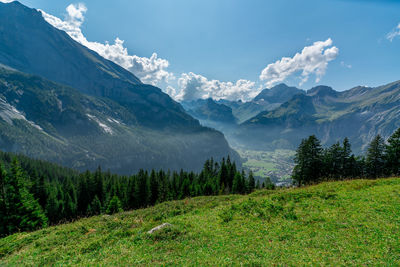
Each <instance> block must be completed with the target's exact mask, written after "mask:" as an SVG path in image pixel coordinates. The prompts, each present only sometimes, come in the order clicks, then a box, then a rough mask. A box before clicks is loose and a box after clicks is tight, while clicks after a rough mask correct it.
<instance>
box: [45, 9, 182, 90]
mask: <svg viewBox="0 0 400 267" xmlns="http://www.w3.org/2000/svg"><path fill="white" fill-rule="evenodd" d="M66 10H67V14H66V15H65V18H64V20H62V19H60V18H58V17H55V16H53V15H50V14H47V13H46V12H44V11H43V10H40V11H41V12H42V15H43V17H44V19H45V20H46V21H47V22H48V23H50V24H51V25H53V26H54V27H56V28H58V29H60V30H63V31H65V32H66V33H68V35H69V36H71V38H73V39H74V40H75V41H77V42H79V43H81V44H82V45H84V46H86V47H88V48H89V49H91V50H93V51H96V52H97V53H98V54H99V55H101V56H102V57H104V58H106V59H109V60H111V61H113V62H114V63H116V64H118V65H120V66H122V67H123V68H125V69H127V70H129V71H131V72H132V73H134V74H135V75H136V76H138V77H139V78H140V79H141V80H142V81H143V82H144V83H149V84H152V85H157V84H158V83H160V82H162V81H166V82H168V81H169V80H172V79H174V76H173V74H172V73H170V72H168V71H167V70H166V69H167V68H168V66H169V62H168V60H166V59H162V58H159V57H158V55H157V54H156V53H153V54H152V56H151V57H150V58H147V57H139V56H136V55H130V54H129V53H128V49H127V48H126V47H124V41H123V40H121V39H119V38H116V39H115V41H114V44H109V43H108V42H105V43H99V42H91V41H88V40H87V39H86V37H85V36H84V35H83V33H82V30H81V28H80V27H81V26H82V24H83V22H84V20H85V16H84V15H85V13H86V12H87V8H86V6H85V5H84V4H82V3H79V4H71V5H69V6H68V7H67V9H66Z"/></svg>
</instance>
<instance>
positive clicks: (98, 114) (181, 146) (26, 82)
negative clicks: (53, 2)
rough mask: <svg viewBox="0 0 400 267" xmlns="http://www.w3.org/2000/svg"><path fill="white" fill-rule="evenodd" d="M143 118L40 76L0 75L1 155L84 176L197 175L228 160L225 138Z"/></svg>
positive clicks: (206, 130)
mask: <svg viewBox="0 0 400 267" xmlns="http://www.w3.org/2000/svg"><path fill="white" fill-rule="evenodd" d="M136 116H137V114H135V113H132V112H131V111H130V110H129V109H127V108H126V107H125V106H123V105H120V104H118V103H117V102H114V101H112V100H110V99H107V98H98V97H93V96H87V95H84V94H82V93H80V92H79V91H77V90H75V89H73V88H71V87H67V86H62V85H59V84H56V83H54V82H50V81H48V80H45V79H42V78H40V77H37V76H32V75H26V74H22V73H20V72H15V71H10V70H6V69H3V68H0V129H1V130H0V149H3V150H6V151H13V152H21V153H24V154H27V155H28V156H33V157H36V158H41V159H46V160H50V161H54V162H58V163H61V164H64V165H66V166H70V167H74V168H76V169H80V170H85V169H87V168H89V169H95V168H96V167H97V166H98V165H101V166H102V167H103V168H104V169H110V170H112V171H114V172H118V173H132V172H133V171H136V170H138V169H139V168H145V169H150V168H156V169H158V168H164V169H175V170H178V169H181V168H183V169H188V170H198V169H200V168H201V167H202V165H203V163H204V161H205V160H206V159H207V158H209V157H212V156H213V157H215V158H221V157H226V156H227V155H228V154H230V155H231V157H232V158H234V159H235V160H237V162H238V163H239V164H240V159H239V157H238V156H237V154H236V153H235V152H234V151H232V150H231V149H230V148H229V145H228V143H227V142H226V140H225V138H224V136H223V135H222V134H221V133H219V132H217V131H215V130H212V129H209V128H204V127H200V126H198V127H197V128H194V129H188V130H186V131H180V132H168V131H159V130H154V129H149V128H146V127H143V126H140V124H139V123H138V122H137V117H136Z"/></svg>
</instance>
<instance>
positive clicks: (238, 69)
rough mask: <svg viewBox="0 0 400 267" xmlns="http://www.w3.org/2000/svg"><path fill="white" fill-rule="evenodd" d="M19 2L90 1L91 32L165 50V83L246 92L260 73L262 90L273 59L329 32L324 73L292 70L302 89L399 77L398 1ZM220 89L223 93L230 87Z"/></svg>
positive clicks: (90, 36) (147, 51)
mask: <svg viewBox="0 0 400 267" xmlns="http://www.w3.org/2000/svg"><path fill="white" fill-rule="evenodd" d="M21 2H22V3H24V4H26V5H28V6H30V7H34V8H39V9H42V10H44V11H45V12H46V13H48V14H51V15H54V16H56V17H59V18H61V19H64V17H65V14H66V13H67V12H66V7H67V6H68V5H70V4H77V3H83V4H84V5H85V7H86V8H87V11H86V12H85V13H84V22H83V23H82V25H81V26H80V28H81V29H82V32H83V34H84V35H85V37H86V38H87V40H89V41H93V42H100V43H104V42H105V41H109V42H110V44H112V43H113V42H114V40H115V38H117V37H118V38H120V39H121V40H124V44H123V45H124V47H125V48H127V49H128V52H129V54H131V55H137V56H138V57H143V58H149V57H151V55H152V53H154V52H155V53H157V56H158V58H161V59H165V60H166V61H168V63H169V66H168V67H167V68H164V69H163V70H165V71H167V72H168V73H171V74H173V75H174V77H175V80H172V79H171V81H169V82H165V81H161V82H160V83H157V85H158V86H160V87H161V88H162V89H164V90H166V87H167V86H168V85H170V87H171V88H173V89H175V90H177V91H179V90H182V88H183V87H185V86H187V87H188V86H190V85H192V86H200V87H201V86H203V83H204V82H205V83H207V82H210V81H212V80H216V81H217V82H216V83H213V84H212V85H209V86H208V87H207V86H205V87H204V88H203V89H204V90H203V91H202V92H200V93H199V94H196V93H194V94H192V95H193V97H197V96H203V95H207V96H210V95H211V96H214V95H213V93H210V90H222V91H223V90H226V91H229V90H230V91H229V92H233V93H227V94H226V95H229V96H230V97H231V98H240V94H241V90H242V89H238V88H232V86H233V87H235V86H236V84H235V83H236V81H237V80H239V79H243V80H246V81H251V82H254V84H253V85H252V87H251V89H248V88H247V89H248V90H255V91H256V90H259V88H262V87H265V86H266V83H267V82H268V80H260V74H261V71H262V70H263V69H264V68H266V67H267V66H268V64H272V63H274V62H276V61H278V60H281V58H282V57H290V58H292V57H294V56H295V54H296V53H301V51H302V49H303V48H304V47H307V46H313V43H314V42H318V41H326V40H328V39H329V38H330V39H331V40H332V44H331V45H329V46H327V47H326V49H329V48H331V47H335V48H337V51H335V53H334V56H332V58H330V59H329V60H327V67H326V68H325V71H324V73H323V74H322V75H320V80H319V82H317V83H316V82H315V80H316V77H315V73H311V74H310V75H309V77H308V80H307V82H304V83H302V84H301V80H302V78H303V77H301V75H300V74H301V73H302V69H301V70H299V71H294V72H293V73H290V74H289V75H288V76H287V77H286V76H285V79H284V82H285V83H287V84H290V85H295V86H298V87H301V88H304V89H309V88H311V87H313V86H315V85H317V84H326V85H330V86H332V87H333V88H334V89H336V90H339V91H341V90H345V89H349V88H351V87H353V86H356V85H367V86H377V85H382V84H385V83H389V82H392V81H395V80H399V79H400V36H396V37H394V38H393V39H392V40H389V39H388V38H387V35H388V34H389V33H390V32H395V31H396V27H397V26H398V25H399V23H400V1H382V0H381V1H372V0H370V1H368V0H366V1H361V0H359V1H351V0H347V1H345V0H301V1H300V0H279V1H266V0H201V1H192V0H141V1H137V0H135V1H132V0H129V1H128V0H113V1H99V0H84V1H79V2H71V1H65V0H57V1H48V0H22V1H21ZM333 57H334V58H333ZM132 72H134V73H135V71H134V70H132ZM189 73H193V74H194V75H192V76H190V75H188V76H184V77H185V78H186V80H184V79H183V80H182V81H181V82H180V83H179V84H178V81H179V79H180V78H181V77H183V76H181V75H182V74H189ZM143 75H145V74H143ZM197 75H198V76H197ZM139 76H140V75H139ZM189 76H190V77H189ZM143 77H144V76H143ZM141 78H142V77H141ZM203 78H205V79H203ZM190 79H191V80H190ZM193 79H194V80H193ZM188 80H190V81H189V82H188ZM219 81H220V82H221V83H219ZM185 82H186V83H185ZM224 82H232V84H233V85H232V84H230V83H224ZM300 84H301V85H300ZM238 86H239V87H240V86H241V85H238ZM245 86H246V85H245ZM245 90H246V89H245ZM204 92H206V93H207V94H203V93H204ZM178 93H179V92H175V94H178ZM247 93H248V92H247ZM188 95H189V94H186V96H188ZM216 96H217V98H218V97H221V96H222V97H224V96H225V93H221V94H219V95H216Z"/></svg>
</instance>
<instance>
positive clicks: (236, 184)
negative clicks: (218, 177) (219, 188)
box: [232, 172, 242, 194]
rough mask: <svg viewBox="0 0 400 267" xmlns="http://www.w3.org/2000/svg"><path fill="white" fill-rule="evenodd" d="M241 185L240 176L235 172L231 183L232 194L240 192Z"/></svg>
mask: <svg viewBox="0 0 400 267" xmlns="http://www.w3.org/2000/svg"><path fill="white" fill-rule="evenodd" d="M241 183H242V176H241V175H240V173H239V172H236V174H235V177H234V178H233V182H232V193H233V194H239V193H240V190H241V186H242V185H241Z"/></svg>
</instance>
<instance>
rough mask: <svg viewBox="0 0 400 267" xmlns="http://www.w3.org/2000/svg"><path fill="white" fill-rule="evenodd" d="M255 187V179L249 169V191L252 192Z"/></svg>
mask: <svg viewBox="0 0 400 267" xmlns="http://www.w3.org/2000/svg"><path fill="white" fill-rule="evenodd" d="M255 188H256V180H255V179H254V175H253V172H252V171H251V170H250V173H249V191H250V192H252V191H254V189H255Z"/></svg>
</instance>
